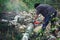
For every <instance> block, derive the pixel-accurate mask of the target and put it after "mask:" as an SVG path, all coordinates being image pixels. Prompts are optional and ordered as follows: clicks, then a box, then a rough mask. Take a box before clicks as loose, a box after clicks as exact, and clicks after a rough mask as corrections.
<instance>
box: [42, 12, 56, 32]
mask: <svg viewBox="0 0 60 40" xmlns="http://www.w3.org/2000/svg"><path fill="white" fill-rule="evenodd" d="M51 15H52V16H51ZM51 15H50V14H49V15H47V16H46V17H45V19H44V23H43V26H42V30H43V31H44V30H45V29H46V26H47V25H48V23H49V21H51V19H53V18H55V17H56V15H57V13H52V14H51ZM53 24H54V21H53V22H52V21H51V25H53Z"/></svg>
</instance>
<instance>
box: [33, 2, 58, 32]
mask: <svg viewBox="0 0 60 40" xmlns="http://www.w3.org/2000/svg"><path fill="white" fill-rule="evenodd" d="M34 8H35V9H36V15H35V18H34V20H35V21H36V19H37V18H38V16H39V14H42V15H43V17H44V19H43V26H42V31H43V32H44V30H45V29H46V26H47V25H48V23H49V21H51V19H53V18H55V17H56V15H57V11H56V10H55V8H53V7H52V6H50V5H48V4H39V3H36V4H35V5H34ZM51 24H52V25H53V24H54V21H53V22H51Z"/></svg>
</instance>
